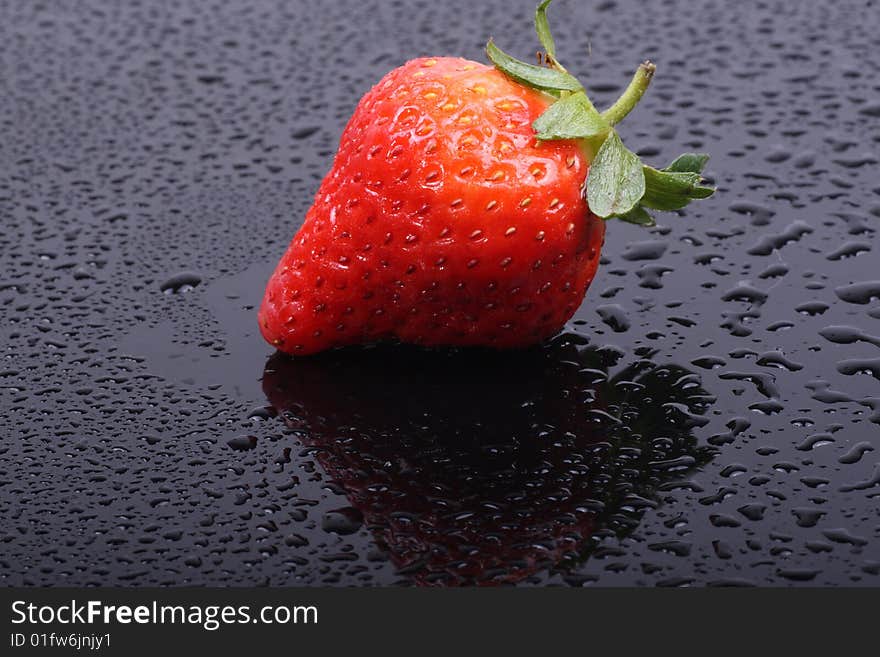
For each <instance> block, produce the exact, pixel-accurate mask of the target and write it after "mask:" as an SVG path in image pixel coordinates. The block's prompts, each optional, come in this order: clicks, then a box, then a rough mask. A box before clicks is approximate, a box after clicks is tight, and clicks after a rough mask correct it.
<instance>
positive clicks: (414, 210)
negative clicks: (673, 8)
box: [259, 2, 708, 355]
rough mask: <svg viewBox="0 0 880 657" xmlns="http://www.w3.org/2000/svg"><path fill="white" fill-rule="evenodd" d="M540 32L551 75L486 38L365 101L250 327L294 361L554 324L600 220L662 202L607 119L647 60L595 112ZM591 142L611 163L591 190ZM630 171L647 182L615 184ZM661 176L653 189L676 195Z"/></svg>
mask: <svg viewBox="0 0 880 657" xmlns="http://www.w3.org/2000/svg"><path fill="white" fill-rule="evenodd" d="M547 4H548V3H547V2H544V3H542V5H541V6H540V7H539V10H538V17H539V19H541V18H545V16H544V12H545V10H546V5H547ZM539 35H541V36H542V41H545V47H547V50H548V56H547V61H548V62H549V63H550V64H552V66H553V67H555V68H553V67H551V68H540V67H537V66H531V65H528V64H523V63H521V62H517V61H516V60H513V59H511V58H509V57H507V56H506V55H504V53H502V52H501V51H500V50H498V49H497V48H496V47H495V46H494V45H493V44H491V43H490V45H489V54H490V58H492V60H493V61H494V62H495V64H496V67H497V68H491V67H488V66H485V65H483V64H478V63H476V62H471V61H468V60H465V59H458V58H446V57H442V58H440V57H438V58H424V59H417V60H413V61H410V62H408V63H406V64H405V65H403V66H402V67H400V68H398V69H395V70H393V71H391V72H390V73H389V74H388V75H386V76H385V78H384V79H383V80H382V81H381V82H380V83H379V84H378V85H376V86H375V87H374V88H373V89H372V90H370V91H369V92H368V93H367V94H366V95H365V96H364V97H363V98H362V99H361V101H360V103H359V104H358V107H357V109H356V110H355V113H354V115H353V116H352V118H351V120H350V121H349V123H348V126H347V127H346V129H345V132H344V133H343V135H342V139H341V142H340V145H339V150H338V152H337V154H336V158H335V161H334V163H333V167H332V169H331V170H330V172H329V173H328V174H327V176H326V177H325V178H324V181H323V182H322V184H321V187H320V189H319V190H318V193H317V196H316V198H315V202H314V204H313V205H312V207H311V209H310V210H309V212H308V213H307V215H306V218H305V222H304V224H303V226H302V228H301V229H300V230H299V232H298V233H297V234H296V236H295V237H294V238H293V241H292V242H291V243H290V246H289V247H288V250H287V252H286V253H285V254H284V256H283V257H282V259H281V262H280V263H279V264H278V267H277V268H276V270H275V272H274V274H273V275H272V277H271V279H270V280H269V283H268V285H267V287H266V293H265V297H264V299H263V303H262V307H261V308H260V313H259V322H260V329H261V331H262V333H263V335H264V337H265V338H266V339H267V340H268V341H269V342H270V343H272V344H273V345H275V346H277V347H278V349H280V350H282V351H285V352H288V353H291V354H297V355H299V354H309V353H314V352H317V351H321V350H324V349H327V348H330V347H336V346H341V345H346V344H352V343H360V342H372V341H377V340H382V339H386V338H397V339H399V340H401V341H403V342H412V343H418V344H426V345H488V346H493V347H500V348H503V347H518V346H524V345H528V344H532V343H535V342H539V341H541V340H543V339H545V338H547V337H550V336H552V335H553V334H555V333H556V332H558V331H559V329H560V328H561V327H562V326H563V324H564V323H565V322H566V321H567V320H568V319H569V318H570V317H571V315H572V314H573V313H574V311H575V310H576V309H577V307H578V306H579V305H580V303H581V301H582V299H583V297H584V294H585V293H586V290H587V287H588V286H589V284H590V282H591V281H592V280H593V277H594V275H595V273H596V268H597V266H598V263H599V252H600V249H601V247H602V242H603V239H604V234H605V225H604V221H603V220H602V219H600V218H599V217H598V216H596V215H597V214H600V215H601V216H603V217H609V216H614V215H625V218H627V220H630V221H637V222H640V223H644V222H645V217H644V216H642V215H645V216H646V214H645V212H644V210H643V209H641V206H639V205H637V204H638V202H639V201H641V202H642V204H643V205H647V206H648V207H657V202H656V199H655V202H654V204H653V205H652V204H651V198H650V197H651V192H652V190H651V183H650V180H651V176H647V177H646V175H645V174H642V167H641V163H639V162H638V159H637V158H636V159H635V162H636V165H635V166H636V168H637V170H636V169H632V166H630V168H631V169H632V170H631V171H628V170H627V169H626V166H627V165H632V162H631V161H630V160H631V159H632V158H635V156H634V155H632V154H631V153H629V151H626V149H625V148H624V147H623V145H622V144H621V143H620V140H619V138H617V136H616V133H614V131H613V129H612V128H611V125H613V123H616V122H617V120H619V119H620V118H622V116H623V115H625V114H626V112H627V111H628V110H629V108H631V107H632V105H634V103H635V101H636V100H637V99H638V96H640V95H641V91H643V90H644V86H645V85H646V84H647V81H648V80H649V79H650V74H651V73H652V72H653V68H650V69H648V68H644V67H643V68H642V69H640V71H641V72H642V74H641V77H640V76H639V75H638V74H637V78H636V80H635V81H634V85H636V86H635V87H633V86H632V85H631V89H630V90H628V91H627V94H630V95H629V96H627V94H624V97H622V100H621V101H619V102H618V103H617V104H615V106H614V107H612V108H611V109H610V110H609V111H608V112H606V114H607V116H605V115H601V116H600V115H599V114H598V112H596V110H595V109H594V108H593V107H592V105H591V104H590V102H589V100H587V97H586V94H585V92H583V89H582V88H581V87H580V85H579V83H577V81H576V80H575V79H574V78H572V77H571V76H570V75H568V74H567V73H566V72H565V71H564V69H562V68H561V66H559V65H558V64H556V63H555V61H554V60H553V59H552V57H553V56H554V53H553V52H552V51H553V48H552V41H551V42H550V43H549V44H548V43H546V39H545V36H544V35H542V33H541V30H540V26H539ZM548 38H549V37H548ZM646 71H647V72H646ZM636 83H638V84H636ZM533 87H537V88H533ZM538 89H541V90H538ZM633 89H635V91H633ZM633 94H635V96H634V95H633ZM621 103H622V105H621ZM571 135H575V136H577V137H578V138H576V139H575V138H564V139H563V138H560V137H568V136H571ZM609 136H611V137H613V138H609ZM606 144H612V146H613V148H612V146H606ZM618 146H619V147H618ZM615 149H616V150H615ZM620 149H622V150H620ZM605 151H607V152H605ZM612 151H613V152H612ZM603 152H605V153H604V155H603ZM593 153H596V166H601V169H602V172H604V173H603V175H602V176H596V174H593V175H592V176H591V179H592V178H596V181H595V183H596V184H595V185H594V181H593V180H591V181H590V184H589V185H586V186H585V180H586V178H587V172H588V169H589V168H590V164H589V159H588V156H591V155H592V154H593ZM629 156H632V158H629ZM627 158H629V159H627ZM677 162H678V161H677ZM701 162H704V160H702V161H701ZM701 167H702V163H701V164H700V168H701ZM691 168H693V166H691ZM652 171H654V172H656V173H657V174H658V175H660V176H661V178H662V177H663V176H666V177H667V178H668V177H669V176H678V177H681V176H686V175H689V176H690V178H689V180H691V181H693V176H696V179H697V181H699V173H696V174H695V173H693V172H691V173H681V172H679V171H678V170H676V171H675V172H674V173H672V172H670V173H664V172H658V171H656V170H652ZM633 172H635V174H637V175H633ZM646 173H649V172H647V171H646ZM638 175H641V188H640V189H641V192H640V193H639V188H638V184H636V185H635V188H636V189H635V190H634V189H633V188H632V185H630V186H629V187H627V188H624V187H621V182H620V179H627V176H628V177H629V182H632V179H633V178H638ZM655 177H656V176H655ZM606 179H607V180H609V181H613V184H612V185H611V187H610V188H609V186H608V185H607V184H606V183H605V182H603V181H606ZM646 179H647V180H648V184H647V187H646V182H645V181H646ZM637 182H638V181H637ZM661 182H662V183H663V184H659V183H655V184H654V187H655V188H656V189H654V192H655V193H654V196H658V194H659V196H660V201H664V202H666V204H667V205H668V199H665V198H662V194H660V192H662V193H667V192H668V190H667V189H666V187H665V186H664V185H665V184H666V183H665V180H661ZM615 185H617V187H615ZM666 186H668V185H666ZM594 187H595V188H596V190H595V191H594V189H593V188H594ZM618 187H620V189H618ZM694 188H695V184H694V183H693V182H691V183H690V186H689V187H688V188H687V190H686V193H685V196H682V197H681V198H683V199H686V200H685V201H684V202H687V200H689V199H690V198H692V197H693V190H694ZM585 189H586V192H587V194H586V195H587V199H585V198H584V190H585ZM696 189H704V190H705V189H708V188H696ZM678 192H679V195H681V190H678ZM688 194H690V196H688ZM609 195H610V196H609ZM594 197H595V199H596V203H595V205H597V206H598V207H599V208H600V209H599V210H598V211H597V213H595V214H594V213H593V212H591V211H590V207H589V206H588V200H590V202H591V205H593V200H592V199H593V198H594ZM633 199H634V200H633ZM673 200H674V201H678V202H680V201H681V199H673ZM630 201H632V202H630ZM679 207H680V205H679ZM594 209H596V208H594ZM661 209H664V208H661ZM639 213H641V214H639Z"/></svg>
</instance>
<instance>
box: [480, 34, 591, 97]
mask: <svg viewBox="0 0 880 657" xmlns="http://www.w3.org/2000/svg"><path fill="white" fill-rule="evenodd" d="M486 54H487V55H488V56H489V59H490V60H491V62H492V63H493V64H495V67H496V68H497V69H498V70H500V71H501V72H502V73H504V74H506V75H508V76H510V77H511V78H513V79H514V80H516V81H517V82H521V83H522V84H525V85H527V86H529V87H532V88H533V89H542V90H545V91H580V90H581V89H582V88H581V84H580V82H578V81H577V79H575V78H574V77H573V76H571V75H569V74H568V73H563V72H562V71H557V70H556V69H552V68H544V67H543V66H535V65H534V64H526V63H525V62H521V61H520V60H518V59H514V58H513V57H511V56H510V55H508V54H507V53H505V52H503V51H502V50H501V49H500V48H499V47H498V46H496V45H495V43H494V42H493V41H492V40H491V39H490V40H489V43H488V44H487V45H486Z"/></svg>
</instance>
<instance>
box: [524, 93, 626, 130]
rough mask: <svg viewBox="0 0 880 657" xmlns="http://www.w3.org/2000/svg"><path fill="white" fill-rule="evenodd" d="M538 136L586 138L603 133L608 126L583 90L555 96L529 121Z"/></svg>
mask: <svg viewBox="0 0 880 657" xmlns="http://www.w3.org/2000/svg"><path fill="white" fill-rule="evenodd" d="M532 128H534V130H535V133H536V134H537V137H538V139H542V140H551V139H586V138H587V137H595V136H597V135H604V134H605V133H607V132H608V130H609V129H610V128H611V126H609V125H608V122H607V121H605V119H603V118H602V115H601V114H599V112H598V111H597V110H596V108H595V107H593V104H592V103H591V102H590V100H589V99H588V98H587V94H586V93H584V92H583V91H579V92H577V93H573V94H570V95H568V96H565V97H564V98H561V99H559V100H557V101H556V102H555V103H553V104H552V105H551V106H550V107H548V108H547V109H546V110H545V112H544V113H543V114H541V116H539V117H538V118H537V119H536V120H535V122H534V123H532Z"/></svg>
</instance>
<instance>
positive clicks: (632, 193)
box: [587, 130, 645, 217]
mask: <svg viewBox="0 0 880 657" xmlns="http://www.w3.org/2000/svg"><path fill="white" fill-rule="evenodd" d="M644 193H645V173H644V171H643V167H642V163H641V161H640V160H639V157H638V155H636V154H635V153H633V152H632V151H630V150H629V149H627V147H626V146H624V145H623V142H622V141H620V137H619V136H618V135H617V132H615V131H614V130H612V131H611V133H610V134H609V135H608V137H607V138H606V139H605V141H604V143H603V144H602V146H601V147H600V148H599V152H598V153H596V157H595V159H594V160H593V162H592V164H591V165H590V173H589V176H588V177H587V203H588V204H589V206H590V210H592V212H593V213H594V214H596V215H598V216H600V217H610V216H611V215H618V216H619V215H625V214H627V213H628V212H630V211H631V210H632V209H633V208H634V207H635V206H636V204H637V203H638V202H639V200H640V199H641V198H642V196H643V195H644Z"/></svg>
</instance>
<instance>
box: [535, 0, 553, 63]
mask: <svg viewBox="0 0 880 657" xmlns="http://www.w3.org/2000/svg"><path fill="white" fill-rule="evenodd" d="M551 2H553V0H544V1H543V2H542V3H541V4H539V5H538V8H537V9H536V10H535V31H536V32H537V33H538V40H539V41H540V42H541V45H542V46H544V50H545V51H546V52H547V54H548V55H550V57H551V58H552V59H556V43H555V42H554V41H553V35H552V34H551V33H550V23H549V22H548V21H547V6H548V5H549V4H550V3H551Z"/></svg>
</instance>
